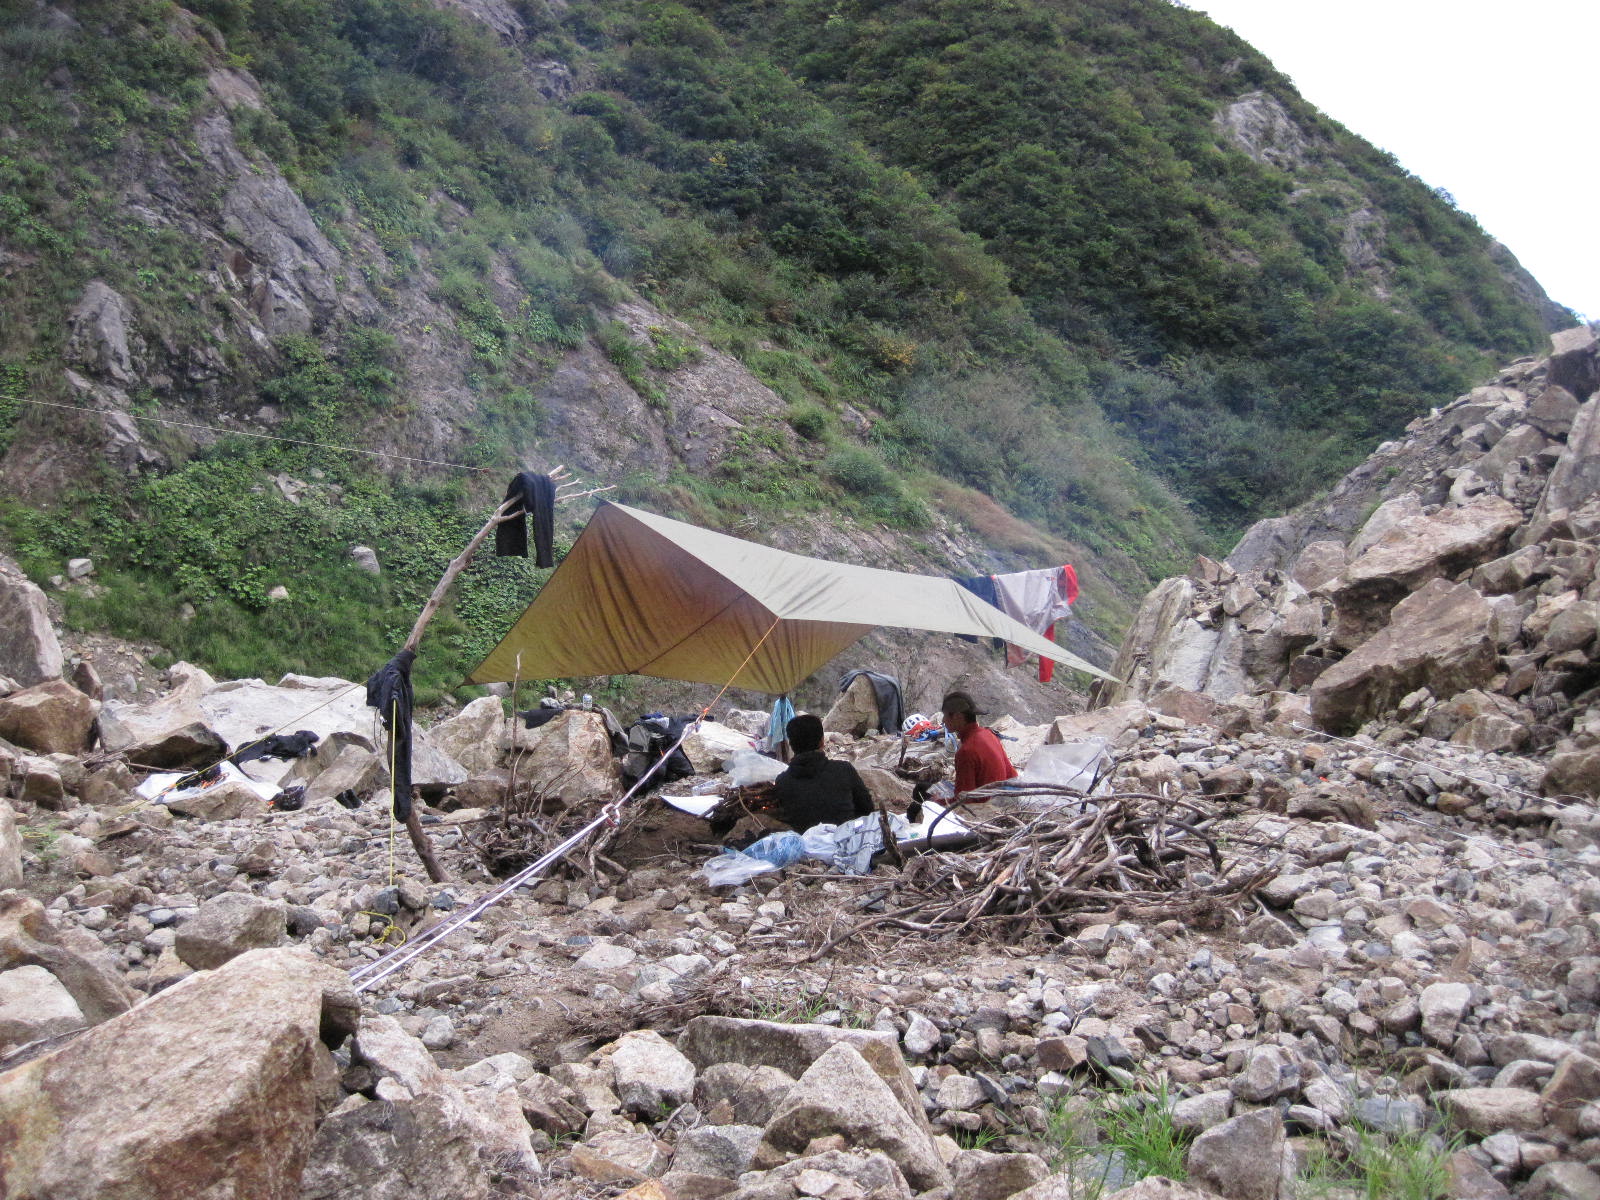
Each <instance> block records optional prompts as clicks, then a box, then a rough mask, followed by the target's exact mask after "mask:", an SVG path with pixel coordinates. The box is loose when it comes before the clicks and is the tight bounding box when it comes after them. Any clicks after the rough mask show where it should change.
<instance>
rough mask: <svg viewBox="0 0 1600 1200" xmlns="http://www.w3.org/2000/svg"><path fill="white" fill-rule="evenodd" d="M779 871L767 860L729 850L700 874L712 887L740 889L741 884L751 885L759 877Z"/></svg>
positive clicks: (702, 868)
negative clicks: (751, 881)
mask: <svg viewBox="0 0 1600 1200" xmlns="http://www.w3.org/2000/svg"><path fill="white" fill-rule="evenodd" d="M777 869H778V868H777V867H775V866H773V865H772V864H771V863H769V862H767V861H766V860H765V859H760V858H751V857H750V856H749V855H748V854H740V853H739V852H738V851H737V850H728V851H726V852H724V853H722V854H719V855H717V856H716V857H715V858H713V859H712V860H711V861H710V862H708V863H706V865H705V866H703V867H701V868H700V874H702V875H704V876H705V879H706V883H707V884H709V885H710V886H711V887H738V886H739V885H740V884H741V883H749V882H750V880H752V879H754V878H755V877H756V876H757V875H764V874H766V873H767V872H768V871H776V870H777Z"/></svg>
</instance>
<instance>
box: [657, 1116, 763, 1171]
mask: <svg viewBox="0 0 1600 1200" xmlns="http://www.w3.org/2000/svg"><path fill="white" fill-rule="evenodd" d="M760 1144H761V1127H760V1126H759V1125H702V1126H701V1127H700V1128H698V1129H687V1130H685V1131H684V1132H683V1133H681V1134H679V1135H678V1143H677V1146H676V1148H675V1149H674V1151H673V1155H672V1169H673V1170H674V1171H690V1172H693V1173H694V1174H696V1175H714V1176H717V1177H719V1178H722V1179H737V1178H739V1176H740V1175H743V1174H744V1173H745V1172H746V1171H748V1170H749V1169H750V1160H751V1159H752V1158H754V1157H755V1153H756V1147H757V1146H759V1145H760Z"/></svg>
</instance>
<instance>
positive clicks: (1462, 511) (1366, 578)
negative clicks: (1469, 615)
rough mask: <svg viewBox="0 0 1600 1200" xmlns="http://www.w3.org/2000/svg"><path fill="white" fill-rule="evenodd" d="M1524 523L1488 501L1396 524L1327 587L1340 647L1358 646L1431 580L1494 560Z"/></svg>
mask: <svg viewBox="0 0 1600 1200" xmlns="http://www.w3.org/2000/svg"><path fill="white" fill-rule="evenodd" d="M1522 520H1523V517H1522V513H1521V512H1520V511H1519V510H1518V509H1517V507H1516V506H1515V505H1513V504H1511V503H1510V502H1509V501H1506V500H1503V499H1501V498H1500V497H1498V496H1490V497H1486V498H1482V499H1478V500H1475V501H1473V502H1472V503H1471V504H1467V505H1463V506H1461V507H1459V508H1444V509H1441V510H1440V511H1438V512H1437V513H1434V514H1433V515H1432V516H1414V517H1408V518H1406V519H1405V520H1403V521H1401V522H1400V523H1399V524H1397V525H1395V526H1394V527H1393V528H1392V529H1390V530H1388V531H1387V532H1386V533H1384V535H1383V536H1382V537H1380V538H1379V539H1378V540H1377V541H1376V542H1374V543H1373V544H1372V545H1371V546H1370V547H1369V548H1368V549H1367V550H1366V551H1364V552H1363V553H1361V554H1360V555H1359V556H1358V557H1357V558H1355V559H1354V560H1353V561H1352V562H1351V563H1350V565H1349V566H1347V567H1346V568H1345V570H1344V574H1343V575H1342V576H1341V577H1340V578H1339V579H1338V580H1337V581H1336V582H1335V583H1333V584H1331V585H1329V588H1328V591H1329V594H1330V595H1331V596H1332V598H1333V604H1334V617H1335V627H1334V635H1335V637H1336V639H1337V640H1338V642H1339V644H1340V645H1343V646H1345V647H1355V646H1359V645H1360V644H1361V642H1362V641H1364V640H1365V638H1366V637H1367V636H1368V635H1369V634H1370V633H1371V632H1372V631H1374V630H1375V629H1377V628H1380V627H1381V626H1382V625H1383V623H1384V621H1385V619H1386V618H1387V617H1388V615H1389V609H1390V608H1391V606H1393V605H1394V604H1395V602H1396V601H1398V600H1400V599H1401V598H1402V597H1403V596H1405V595H1406V594H1407V593H1410V592H1415V591H1416V590H1417V589H1418V588H1420V587H1421V586H1422V585H1423V584H1425V583H1427V582H1428V581H1429V580H1434V579H1439V578H1442V577H1444V576H1450V575H1454V574H1455V573H1456V572H1458V571H1460V570H1461V569H1463V568H1465V567H1470V566H1474V565H1476V564H1479V563H1483V562H1487V561H1488V560H1489V559H1491V558H1494V557H1495V556H1496V555H1498V554H1499V553H1500V551H1501V548H1502V547H1503V546H1504V545H1505V542H1506V539H1507V538H1509V537H1510V536H1511V532H1512V530H1514V529H1516V528H1517V526H1518V525H1520V524H1522Z"/></svg>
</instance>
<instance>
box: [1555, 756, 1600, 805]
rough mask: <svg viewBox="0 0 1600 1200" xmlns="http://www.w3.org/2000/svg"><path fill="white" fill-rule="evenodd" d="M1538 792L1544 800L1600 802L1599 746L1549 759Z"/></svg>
mask: <svg viewBox="0 0 1600 1200" xmlns="http://www.w3.org/2000/svg"><path fill="white" fill-rule="evenodd" d="M1541 790H1542V791H1543V793H1544V794H1545V795H1546V796H1592V797H1594V798H1595V799H1600V746H1590V747H1589V748H1588V749H1586V750H1565V751H1562V752H1561V753H1560V754H1554V755H1551V757H1550V763H1549V766H1548V767H1547V768H1546V770H1545V773H1544V783H1543V784H1542V785H1541Z"/></svg>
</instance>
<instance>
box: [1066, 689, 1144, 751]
mask: <svg viewBox="0 0 1600 1200" xmlns="http://www.w3.org/2000/svg"><path fill="white" fill-rule="evenodd" d="M1151 719H1152V718H1151V712H1150V709H1149V708H1147V707H1146V706H1145V705H1144V704H1143V703H1142V702H1141V701H1138V700H1125V701H1123V702H1122V703H1120V704H1113V705H1110V706H1109V707H1106V708H1097V709H1094V710H1092V711H1090V712H1083V713H1073V714H1071V715H1070V716H1065V717H1057V718H1056V719H1055V720H1054V721H1053V722H1051V725H1050V732H1049V733H1047V734H1046V735H1045V739H1044V742H1045V745H1047V746H1063V745H1066V744H1067V743H1069V742H1081V741H1083V740H1085V739H1086V738H1092V737H1102V738H1105V739H1106V741H1107V742H1108V743H1115V742H1116V741H1117V740H1118V739H1119V738H1121V737H1122V736H1123V735H1124V734H1127V733H1129V732H1130V731H1132V730H1137V729H1143V728H1144V727H1145V726H1146V725H1148V724H1149V723H1150V721H1151Z"/></svg>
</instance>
